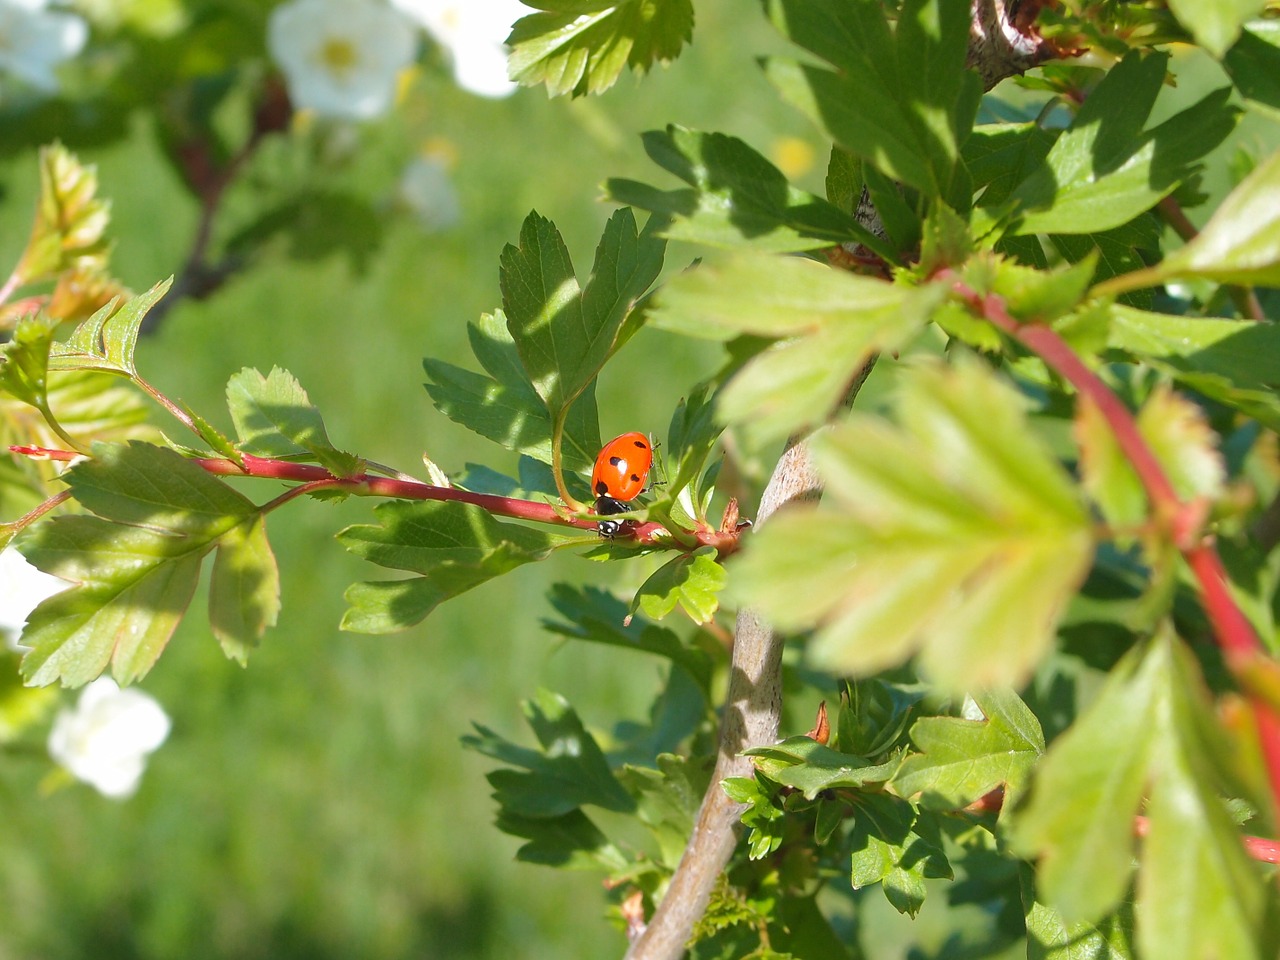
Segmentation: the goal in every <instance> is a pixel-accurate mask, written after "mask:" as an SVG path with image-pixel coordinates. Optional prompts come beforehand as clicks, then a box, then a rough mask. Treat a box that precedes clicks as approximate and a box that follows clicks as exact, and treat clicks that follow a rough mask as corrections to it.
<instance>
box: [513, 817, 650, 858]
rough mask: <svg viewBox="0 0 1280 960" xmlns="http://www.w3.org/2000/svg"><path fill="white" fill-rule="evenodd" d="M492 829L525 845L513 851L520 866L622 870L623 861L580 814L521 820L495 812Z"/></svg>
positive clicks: (618, 853)
mask: <svg viewBox="0 0 1280 960" xmlns="http://www.w3.org/2000/svg"><path fill="white" fill-rule="evenodd" d="M494 824H495V826H497V828H498V829H499V830H501V831H502V832H503V833H506V834H510V835H511V836H513V837H520V838H521V839H522V840H527V841H529V842H528V843H526V844H524V845H523V846H522V847H520V849H519V850H517V851H516V859H517V860H519V861H520V862H522V863H536V864H540V865H542V866H546V867H560V868H561V869H564V870H606V871H608V872H610V873H612V872H615V871H618V870H623V869H625V868H626V866H627V858H626V856H625V855H624V854H623V853H622V851H621V850H619V849H618V848H617V847H615V846H614V845H613V844H612V843H610V842H609V838H608V837H606V836H605V835H604V834H603V833H601V832H600V829H599V828H598V827H597V826H596V825H595V824H594V823H592V822H591V818H590V817H588V816H587V815H586V814H585V813H583V812H582V811H581V810H570V811H569V812H568V813H566V814H563V815H561V816H558V817H525V816H521V815H520V814H517V813H512V812H510V811H508V810H499V811H498V816H497V819H496V820H495V821H494Z"/></svg>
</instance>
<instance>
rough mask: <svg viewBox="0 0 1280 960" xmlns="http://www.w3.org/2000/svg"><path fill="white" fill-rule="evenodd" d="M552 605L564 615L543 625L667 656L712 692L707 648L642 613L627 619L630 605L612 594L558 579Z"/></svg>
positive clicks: (590, 640)
mask: <svg viewBox="0 0 1280 960" xmlns="http://www.w3.org/2000/svg"><path fill="white" fill-rule="evenodd" d="M551 605H552V606H553V607H555V609H556V612H557V613H559V614H560V616H562V617H563V618H564V620H563V621H559V620H543V621H542V626H543V627H544V628H546V629H547V630H550V631H551V632H552V633H556V634H559V635H560V636H562V637H568V638H570V639H573V640H583V641H586V642H588V643H601V644H605V645H606V646H611V647H620V648H622V649H624V650H636V651H639V652H641V653H649V654H653V655H655V656H659V657H664V658H666V659H667V660H670V661H671V662H672V663H674V664H676V665H677V666H680V667H681V668H683V669H684V670H685V671H686V672H687V673H688V674H689V676H691V677H692V678H693V679H694V680H695V681H696V682H697V684H698V688H699V689H700V690H701V691H702V692H703V693H704V694H706V693H707V692H709V690H710V686H711V659H710V657H708V655H707V654H706V652H705V651H703V650H699V649H698V648H697V647H691V646H689V645H687V644H686V643H684V642H683V641H682V640H681V639H680V637H679V635H678V634H676V633H675V632H674V631H672V630H668V629H667V628H666V627H659V626H657V625H655V624H652V623H649V622H648V621H646V620H645V619H644V618H642V617H636V618H633V619H632V620H631V622H630V623H627V622H626V618H627V612H628V611H627V605H626V604H625V603H623V602H622V601H621V600H619V599H618V598H617V597H615V596H613V595H612V594H610V593H606V592H605V591H603V590H600V589H597V588H594V587H584V588H583V589H581V590H577V589H574V588H573V587H570V586H568V585H567V584H562V583H558V584H555V585H554V586H553V587H552V588H551Z"/></svg>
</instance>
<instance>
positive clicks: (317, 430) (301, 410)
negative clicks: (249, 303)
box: [227, 367, 364, 477]
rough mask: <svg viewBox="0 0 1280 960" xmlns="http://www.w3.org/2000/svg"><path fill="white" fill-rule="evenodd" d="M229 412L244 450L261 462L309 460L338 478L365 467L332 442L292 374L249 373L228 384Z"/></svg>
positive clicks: (276, 369)
mask: <svg viewBox="0 0 1280 960" xmlns="http://www.w3.org/2000/svg"><path fill="white" fill-rule="evenodd" d="M227 408H228V409H229V410H230V411H231V419H232V422H233V423H234V424H235V428H236V435H237V436H238V437H239V438H240V449H241V450H243V451H244V452H245V453H248V454H252V455H254V456H259V457H296V456H299V455H302V454H309V455H310V457H311V458H314V459H315V461H316V462H317V463H319V464H320V465H321V466H322V467H324V468H325V469H326V470H328V471H329V472H330V473H332V474H333V475H334V476H337V477H351V476H356V475H357V474H360V473H362V472H363V471H364V462H363V461H362V460H361V459H360V458H359V457H356V456H353V455H352V454H349V453H344V452H342V451H341V450H338V449H336V448H335V447H334V446H333V444H332V443H330V442H329V435H328V433H327V432H326V431H325V428H324V420H323V419H322V418H321V416H320V411H319V410H317V409H316V408H315V407H314V406H313V405H312V403H311V400H310V398H309V397H308V396H307V391H305V390H303V389H302V385H301V384H300V383H298V381H297V380H296V379H294V376H293V374H291V373H289V372H288V371H287V370H281V369H280V368H279V367H272V368H271V372H270V373H269V374H267V375H266V376H265V377H264V376H263V375H262V374H261V373H259V372H258V371H257V370H253V369H251V368H247V367H246V368H245V369H243V370H241V371H240V372H239V373H237V374H236V375H235V376H234V377H232V378H231V379H230V380H229V381H227Z"/></svg>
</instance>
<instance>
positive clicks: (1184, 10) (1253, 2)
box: [1169, 0, 1267, 59]
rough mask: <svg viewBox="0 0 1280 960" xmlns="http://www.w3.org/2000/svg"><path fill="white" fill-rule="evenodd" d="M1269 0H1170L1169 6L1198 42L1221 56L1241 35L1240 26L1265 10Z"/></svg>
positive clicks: (1217, 55)
mask: <svg viewBox="0 0 1280 960" xmlns="http://www.w3.org/2000/svg"><path fill="white" fill-rule="evenodd" d="M1266 5H1267V4H1266V0H1213V2H1212V3H1204V2H1202V0H1169V9H1170V10H1171V11H1172V12H1173V15H1174V16H1175V17H1177V18H1178V22H1179V23H1180V24H1182V25H1183V26H1184V27H1186V28H1187V30H1189V31H1190V33H1191V35H1192V36H1193V37H1195V39H1196V43H1198V44H1200V46H1202V47H1204V48H1205V49H1206V50H1208V51H1209V52H1210V53H1211V54H1213V55H1214V56H1215V57H1217V58H1218V59H1222V55H1223V54H1224V53H1226V52H1227V49H1228V48H1229V47H1230V46H1231V45H1232V44H1234V43H1235V42H1236V38H1237V37H1239V36H1240V28H1241V27H1242V26H1244V24H1245V23H1246V22H1247V21H1249V20H1251V19H1253V18H1254V17H1256V16H1258V15H1259V14H1261V13H1262V9H1263V7H1265V6H1266Z"/></svg>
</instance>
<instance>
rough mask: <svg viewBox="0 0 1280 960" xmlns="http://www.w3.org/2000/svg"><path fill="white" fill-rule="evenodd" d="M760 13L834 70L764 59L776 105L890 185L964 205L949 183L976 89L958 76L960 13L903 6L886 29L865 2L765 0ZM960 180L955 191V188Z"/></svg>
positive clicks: (965, 18)
mask: <svg viewBox="0 0 1280 960" xmlns="http://www.w3.org/2000/svg"><path fill="white" fill-rule="evenodd" d="M766 9H767V10H768V12H769V16H770V18H771V19H772V20H773V22H774V25H775V26H777V27H778V29H779V30H780V31H781V32H782V33H783V34H784V35H785V36H787V37H789V38H790V39H791V40H792V41H794V42H795V43H797V44H799V45H800V46H802V47H804V48H805V49H807V50H810V51H812V52H813V53H816V54H817V55H818V56H820V57H822V58H823V59H824V60H826V61H828V62H829V63H831V64H832V65H833V66H834V67H835V68H836V71H838V72H833V71H831V70H826V69H821V68H817V67H809V66H802V65H800V64H797V63H795V62H793V61H789V60H783V59H777V58H775V59H769V60H767V61H766V63H765V73H766V75H767V76H768V77H769V79H770V80H771V81H772V82H773V84H774V86H775V87H777V88H778V90H779V92H780V93H781V94H782V96H783V98H784V99H786V100H788V101H789V102H791V103H792V104H793V105H795V106H797V107H799V108H800V109H801V110H802V111H803V112H804V113H806V114H808V115H809V117H810V118H811V119H812V120H814V122H816V123H818V124H819V125H820V126H821V127H822V128H823V129H824V130H826V131H827V132H828V133H829V134H830V135H831V137H832V139H834V140H835V141H836V142H837V143H838V144H839V145H840V146H841V147H843V148H844V149H846V150H848V151H850V152H851V153H854V154H856V155H857V156H860V157H862V158H863V159H864V160H866V161H867V162H868V163H870V164H874V165H875V166H876V167H877V168H878V169H879V170H880V171H881V172H883V173H884V174H885V175H886V176H888V177H890V178H891V179H894V180H898V181H901V182H902V183H905V184H908V185H909V186H912V187H915V188H916V189H918V190H920V191H921V192H922V193H923V194H924V195H925V196H926V197H937V196H940V197H943V198H944V199H948V200H949V201H951V202H952V204H953V206H967V204H968V202H969V198H970V195H971V193H972V191H971V187H970V185H969V184H968V183H967V175H966V176H964V177H963V178H958V177H957V173H958V171H959V169H960V157H959V148H960V144H961V143H962V142H963V141H964V138H965V137H966V136H967V134H968V132H969V130H970V129H971V127H972V124H973V119H974V116H975V115H976V113H977V107H978V100H979V97H980V93H981V82H980V81H979V80H978V77H977V76H976V75H975V74H973V73H970V72H968V71H966V70H965V67H964V56H965V50H966V47H967V38H968V30H969V15H968V11H967V10H965V9H964V8H963V6H962V5H960V4H955V3H945V2H934V0H907V2H906V3H904V4H903V9H902V11H901V14H900V16H899V17H898V20H897V28H896V30H891V29H890V27H889V23H888V20H887V18H886V16H885V11H884V8H883V6H882V5H881V4H880V3H878V2H872V0H818V2H814V0H769V2H768V4H767V7H766ZM960 179H962V180H964V181H966V182H965V183H964V189H963V190H959V189H955V188H956V187H957V186H959V180H960ZM953 193H954V194H955V195H954V196H953V195H952V194H953ZM961 193H964V194H966V195H965V196H963V197H961V196H960V195H959V194H961Z"/></svg>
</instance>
